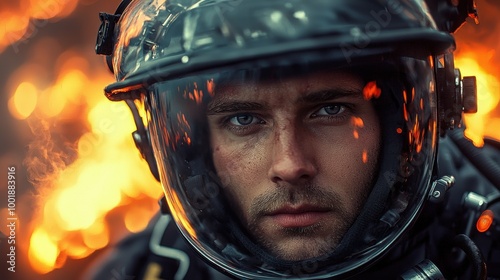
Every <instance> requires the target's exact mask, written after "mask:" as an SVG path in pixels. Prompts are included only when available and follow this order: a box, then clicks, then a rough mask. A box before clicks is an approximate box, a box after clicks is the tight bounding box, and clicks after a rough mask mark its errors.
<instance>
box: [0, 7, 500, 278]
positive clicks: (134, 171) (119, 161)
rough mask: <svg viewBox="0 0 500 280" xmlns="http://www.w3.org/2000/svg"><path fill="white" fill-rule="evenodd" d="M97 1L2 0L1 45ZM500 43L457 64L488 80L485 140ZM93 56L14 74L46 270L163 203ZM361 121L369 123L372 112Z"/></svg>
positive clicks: (35, 261)
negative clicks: (28, 140) (29, 138)
mask: <svg viewBox="0 0 500 280" xmlns="http://www.w3.org/2000/svg"><path fill="white" fill-rule="evenodd" d="M93 2H95V0H81V1H80V2H79V1H77V0H64V1H62V0H59V1H57V0H53V1H50V0H49V1H43V0H23V1H20V4H5V3H2V4H1V5H2V6H7V5H10V6H15V7H10V6H9V7H7V8H6V9H2V10H1V12H0V21H1V22H0V23H1V24H2V25H3V26H4V27H5V28H0V38H1V39H0V53H2V52H3V51H4V50H5V49H6V48H8V47H15V46H17V44H20V42H21V41H22V40H23V39H26V38H29V36H32V35H33V32H34V30H35V29H33V25H32V23H33V22H34V20H35V21H38V22H39V23H42V22H44V21H45V20H50V19H54V18H64V17H68V16H71V15H72V12H74V11H75V8H76V7H77V6H78V4H79V3H80V4H81V3H86V4H88V5H90V4H91V3H93ZM116 2H117V4H118V2H119V1H116ZM481 4H482V3H481ZM480 12H482V11H480ZM485 12H488V11H487V10H486V11H485ZM96 20H97V19H96ZM483 23H484V20H483ZM485 24H487V23H485ZM481 27H482V26H478V27H474V28H481ZM492 34H495V32H492ZM493 36H494V35H493ZM464 40H465V38H464ZM476 44H477V43H476ZM499 51H500V45H498V44H497V45H495V46H486V45H485V46H477V45H474V46H467V45H464V46H461V45H460V44H459V51H458V53H457V54H458V57H457V60H456V66H457V67H458V68H460V69H461V71H462V75H463V76H469V75H474V76H476V77H477V81H478V102H479V104H478V107H479V111H478V113H477V114H473V115H466V116H465V124H466V126H467V130H466V133H467V136H468V137H470V138H471V139H472V140H473V141H474V143H475V144H476V145H481V144H482V140H481V138H482V136H483V135H486V136H489V137H493V138H496V139H500V129H498V127H500V112H499V110H498V108H499V105H498V103H499V100H500V70H499V69H498V68H495V64H494V63H493V62H492V61H493V60H492V57H495V56H498V52H499ZM89 59H90V57H86V56H84V55H82V54H81V53H79V52H78V51H75V50H72V51H71V50H70V51H67V52H64V53H62V54H60V55H59V57H58V59H57V61H56V63H55V65H56V67H55V69H54V73H53V74H54V75H53V76H54V78H53V79H43V80H42V79H41V78H40V73H43V72H44V71H47V69H42V68H40V66H39V65H34V64H30V63H26V64H25V65H23V66H21V67H20V68H19V69H15V71H14V72H13V74H12V75H11V77H10V78H9V80H8V85H10V87H9V88H8V89H7V90H8V95H9V102H8V108H9V112H10V114H11V115H12V116H13V117H14V118H16V119H19V120H25V121H26V122H29V123H30V126H31V128H32V130H33V133H34V134H35V137H36V140H35V141H34V142H33V143H32V144H31V145H30V151H29V153H28V156H27V159H26V164H27V168H28V171H29V172H30V173H31V176H32V177H33V180H34V182H35V183H36V189H37V191H38V194H37V211H36V213H34V215H33V217H32V222H31V224H30V225H29V229H30V231H29V232H30V234H29V237H28V238H27V240H26V242H25V243H26V244H29V246H28V248H27V250H26V253H27V254H28V257H29V262H30V265H31V267H32V268H33V269H34V270H35V271H36V272H38V273H40V274H42V273H48V272H50V271H52V270H54V269H56V268H60V267H63V266H64V264H65V261H66V260H67V259H68V258H73V259H79V258H85V257H87V256H89V255H90V254H92V253H93V252H95V251H97V250H99V249H101V248H104V247H106V246H108V245H109V244H110V242H111V240H112V236H113V231H115V228H114V224H113V223H112V222H110V220H109V217H110V214H111V213H113V212H114V211H115V212H116V213H115V216H113V217H114V219H119V220H121V221H123V224H124V227H125V228H126V229H127V230H128V231H130V232H137V231H139V230H141V229H143V228H144V227H145V226H146V224H147V222H148V220H149V218H150V217H151V216H152V215H153V214H154V213H155V212H156V211H157V209H158V207H157V206H156V200H157V199H158V198H159V196H160V195H161V191H160V190H161V188H160V186H159V185H158V183H157V182H156V181H155V180H154V178H153V176H152V175H151V174H150V173H149V170H148V169H147V165H146V164H145V163H144V162H142V161H141V160H140V158H139V156H138V152H137V151H136V149H135V146H134V143H133V141H132V138H131V132H132V131H134V130H135V126H134V123H133V120H132V117H131V115H130V112H129V111H128V108H127V107H126V105H125V104H123V103H113V102H110V101H108V100H106V99H105V98H104V95H103V94H102V92H103V88H104V86H105V85H106V84H108V83H110V82H111V80H112V77H111V75H110V74H109V73H108V72H107V71H105V66H104V65H102V67H101V68H99V69H96V68H95V67H93V66H92V65H90V64H89V62H88V60H89ZM497 59H498V58H497ZM101 69H102V70H101ZM48 81H49V82H48ZM210 88H212V87H210ZM209 92H210V90H209ZM366 94H367V95H369V96H370V97H372V96H377V94H379V92H378V91H376V88H375V87H372V88H370V91H369V92H367V93H366ZM195 97H196V98H198V97H199V96H195ZM354 121H355V123H354V124H355V125H357V126H360V127H362V120H354ZM64 122H65V123H70V124H77V125H76V127H71V128H66V129H67V130H71V133H72V134H77V137H75V139H74V140H72V141H70V140H68V139H65V137H64V135H65V133H67V131H66V130H64V129H61V128H60V127H59V126H58V124H61V123H64ZM355 137H356V136H355ZM365 157H366V156H365V155H363V159H364V160H366V158H365Z"/></svg>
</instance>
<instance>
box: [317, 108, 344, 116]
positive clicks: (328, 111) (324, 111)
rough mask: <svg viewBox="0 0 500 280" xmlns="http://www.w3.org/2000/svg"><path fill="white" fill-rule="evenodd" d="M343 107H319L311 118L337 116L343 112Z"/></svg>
mask: <svg viewBox="0 0 500 280" xmlns="http://www.w3.org/2000/svg"><path fill="white" fill-rule="evenodd" d="M345 109H346V108H345V106H343V105H328V106H324V107H321V109H319V110H318V111H316V112H315V113H314V114H313V116H332V115H338V114H341V113H343V112H344V111H345Z"/></svg>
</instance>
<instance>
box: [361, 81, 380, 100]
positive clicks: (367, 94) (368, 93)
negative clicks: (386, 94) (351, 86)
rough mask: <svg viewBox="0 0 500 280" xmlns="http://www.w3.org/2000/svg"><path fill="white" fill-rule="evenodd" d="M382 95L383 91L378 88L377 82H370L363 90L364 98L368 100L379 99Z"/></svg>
mask: <svg viewBox="0 0 500 280" xmlns="http://www.w3.org/2000/svg"><path fill="white" fill-rule="evenodd" d="M380 94H382V90H381V89H380V88H379V87H378V86H377V83H376V82H375V81H371V82H368V83H367V84H366V85H365V87H364V88H363V97H364V98H365V99H366V100H370V99H372V98H379V97H380Z"/></svg>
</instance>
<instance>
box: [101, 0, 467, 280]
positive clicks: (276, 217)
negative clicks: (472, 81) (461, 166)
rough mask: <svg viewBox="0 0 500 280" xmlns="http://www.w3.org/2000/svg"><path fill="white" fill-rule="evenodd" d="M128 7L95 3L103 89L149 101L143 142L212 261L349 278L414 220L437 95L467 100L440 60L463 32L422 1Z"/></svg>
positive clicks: (141, 2) (177, 212) (196, 242)
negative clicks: (101, 9)
mask: <svg viewBox="0 0 500 280" xmlns="http://www.w3.org/2000/svg"><path fill="white" fill-rule="evenodd" d="M128 2H130V3H128ZM119 10H120V11H118V12H117V13H116V15H108V14H101V19H102V20H103V27H102V28H101V31H100V35H99V38H98V45H97V49H98V52H100V53H103V54H107V55H108V62H109V65H110V68H111V69H112V71H113V72H114V74H115V77H116V82H115V83H113V84H111V85H109V86H107V87H106V89H105V92H106V95H107V97H108V98H109V99H111V100H129V104H134V103H133V102H130V100H136V101H137V102H136V103H140V104H142V106H143V107H144V109H145V113H146V116H147V129H143V132H146V130H147V135H144V134H142V135H140V134H138V135H136V140H137V141H138V142H139V144H138V146H139V147H140V149H141V150H142V152H143V154H148V153H152V154H153V155H154V156H149V157H148V156H146V157H147V158H148V159H149V160H148V162H149V163H150V165H151V166H152V169H153V170H155V171H154V172H156V171H157V172H158V175H159V178H160V179H161V183H162V186H163V189H164V192H165V197H166V201H167V203H168V207H169V209H170V212H171V213H172V215H173V217H174V220H175V222H176V224H177V226H178V228H179V230H180V232H181V233H182V235H183V236H184V237H185V239H186V240H187V241H188V243H189V244H190V245H191V246H192V247H193V248H194V249H195V250H196V251H197V252H198V253H199V254H200V255H201V256H202V257H203V258H204V259H205V260H206V261H207V262H208V263H210V264H211V265H213V266H215V267H217V268H219V269H220V270H221V271H223V272H225V273H227V274H229V275H232V276H234V277H237V278H248V279H254V278H258V279H266V278H301V279H303V278H310V279H320V278H341V277H346V276H350V275H352V274H354V273H357V272H359V271H362V270H363V269H365V268H367V267H369V266H370V265H371V264H373V263H374V262H375V261H376V260H378V259H379V258H380V257H382V256H383V255H384V254H385V253H387V251H388V250H390V249H391V248H392V247H393V246H394V245H395V244H397V242H398V240H400V238H401V236H403V234H405V233H406V232H407V231H408V230H409V229H410V228H411V226H412V224H413V223H414V222H415V220H416V219H417V217H418V215H419V213H420V212H421V210H422V208H423V207H424V205H425V203H426V201H427V200H428V199H429V197H431V194H432V190H433V186H434V185H433V184H432V182H433V180H434V179H435V178H434V174H435V168H436V167H435V158H436V148H437V139H438V136H439V135H438V134H439V129H444V127H443V124H448V123H449V122H441V121H440V119H441V118H446V117H447V116H448V115H446V114H445V113H446V112H448V111H447V110H444V111H443V110H441V111H439V110H438V104H440V102H439V100H438V94H437V93H438V92H439V91H441V90H442V91H443V92H448V91H449V92H452V94H451V95H452V96H453V97H457V96H458V97H457V98H455V99H454V101H455V103H460V104H462V103H463V97H462V94H463V91H462V90H459V89H461V88H460V87H459V85H458V84H455V78H456V77H457V76H456V72H455V71H454V69H452V74H454V75H453V77H451V78H450V77H448V76H447V75H445V74H443V75H441V73H442V71H440V70H439V69H443V65H445V66H446V65H449V64H450V62H449V56H447V55H448V54H449V53H450V52H451V51H452V50H453V48H454V39H453V37H452V36H451V35H450V34H449V32H443V31H440V30H439V29H438V27H437V25H436V23H435V21H434V19H433V17H432V16H431V14H430V13H429V11H428V9H427V5H426V3H425V2H424V1H423V0H367V1H352V0H336V1H331V0H309V1H301V0H287V1H269V0H252V1H246V0H197V1H194V0H170V1H168V0H132V1H127V3H126V4H123V5H122V7H121V8H119ZM443 57H444V58H445V60H446V58H448V60H446V61H448V63H440V61H441V60H442V59H443ZM440 59H441V60H440ZM452 68H453V66H452ZM446 71H448V70H446ZM446 71H445V72H444V73H448V72H449V71H448V72H446ZM443 77H444V78H443ZM459 78H460V79H459V80H460V81H461V77H459ZM436 79H438V82H439V80H440V79H445V81H450V80H451V81H452V83H453V85H455V87H452V88H451V89H449V88H450V87H449V86H448V87H447V86H443V87H440V86H439V83H438V84H436ZM457 94H458V95H457ZM455 103H453V104H452V105H453V106H455ZM450 106H451V105H450ZM455 107H456V106H455ZM462 107H463V106H461V107H460V112H459V114H460V113H461V110H462ZM452 117H453V118H455V117H456V114H455V115H453V116H452ZM447 119H448V120H449V117H448V118H447ZM137 123H138V126H139V127H142V122H141V121H137Z"/></svg>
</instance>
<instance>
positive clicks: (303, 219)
mask: <svg viewBox="0 0 500 280" xmlns="http://www.w3.org/2000/svg"><path fill="white" fill-rule="evenodd" d="M330 212H331V209H328V208H322V207H318V206H314V205H305V204H303V205H298V206H292V205H286V206H283V207H281V208H279V209H277V210H274V211H272V212H270V213H268V214H267V215H266V216H268V217H269V218H271V219H272V220H273V221H274V223H276V224H277V225H279V226H281V227H284V228H301V227H309V226H312V225H314V224H317V223H320V222H321V220H323V219H325V218H326V217H327V216H328V215H329V214H331V213H330Z"/></svg>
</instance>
